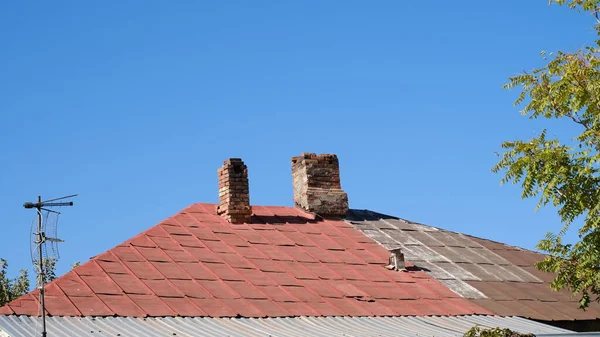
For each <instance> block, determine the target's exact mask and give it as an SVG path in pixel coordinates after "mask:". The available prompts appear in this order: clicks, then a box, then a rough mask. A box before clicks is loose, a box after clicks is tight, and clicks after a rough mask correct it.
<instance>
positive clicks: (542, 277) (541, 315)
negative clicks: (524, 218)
mask: <svg viewBox="0 0 600 337" xmlns="http://www.w3.org/2000/svg"><path fill="white" fill-rule="evenodd" d="M348 219H349V222H350V223H351V224H352V226H354V227H355V228H356V229H357V230H359V231H361V232H363V233H364V234H365V235H367V236H369V237H370V238H372V239H373V240H375V241H377V242H378V243H380V244H381V245H382V246H384V247H386V248H388V249H391V248H397V247H402V251H403V252H404V255H405V258H406V259H407V260H408V261H410V262H411V263H414V264H415V265H416V266H417V267H420V268H422V269H423V270H426V271H427V273H428V274H429V275H431V276H433V277H435V278H436V279H438V280H439V281H440V282H442V283H444V284H445V285H447V286H448V287H449V288H450V289H452V290H453V291H454V292H456V293H457V294H461V295H462V296H463V297H465V298H469V299H471V300H472V301H473V302H474V303H477V304H479V305H481V306H483V307H485V308H487V309H489V310H491V311H492V312H494V313H495V314H498V315H507V316H512V315H515V316H521V317H527V318H533V319H538V320H546V321H550V320H559V321H562V320H587V319H597V318H600V305H599V304H598V303H593V304H592V305H591V306H590V308H589V309H588V310H587V311H583V310H580V309H579V308H578V303H577V300H576V299H575V298H573V297H571V295H570V294H569V293H568V292H566V291H561V292H556V291H552V290H551V289H550V282H551V281H552V280H553V279H554V275H553V274H550V273H544V272H541V271H539V270H537V269H536V268H535V267H534V263H535V262H538V261H540V260H542V259H543V258H544V255H542V254H539V253H536V252H532V251H529V250H525V249H522V248H518V247H512V246H508V245H505V244H501V243H497V242H493V241H490V240H485V239H480V238H475V237H471V236H467V235H463V234H460V233H454V232H450V231H446V230H442V229H439V228H435V227H430V226H426V225H422V224H418V223H414V222H410V221H406V220H402V219H398V218H395V217H391V216H387V215H383V214H378V213H374V212H370V211H357V210H352V211H351V212H350V213H349V215H348Z"/></svg>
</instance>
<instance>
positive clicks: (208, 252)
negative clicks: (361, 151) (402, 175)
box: [0, 204, 490, 317]
mask: <svg viewBox="0 0 600 337" xmlns="http://www.w3.org/2000/svg"><path fill="white" fill-rule="evenodd" d="M253 210H254V213H255V214H254V216H253V221H252V224H243V225H232V224H230V223H228V222H226V221H225V220H223V219H222V218H221V217H220V216H218V215H216V205H212V204H194V205H192V206H190V207H188V208H186V209H184V210H183V211H181V212H180V213H178V214H176V215H175V216H173V217H171V218H169V219H167V220H165V221H163V222H161V223H159V224H158V225H156V226H154V227H152V228H150V229H148V230H147V231H145V232H143V233H141V234H139V235H137V236H135V237H133V238H132V239H130V240H128V241H125V242H124V243H122V244H120V245H118V246H117V247H115V248H113V249H111V250H109V251H107V252H105V253H103V254H100V255H98V256H96V257H94V258H92V259H91V260H90V261H88V262H86V263H85V264H82V265H81V266H79V267H76V268H75V269H73V270H72V271H69V272H68V273H66V274H65V275H63V276H61V277H59V278H58V279H56V280H54V281H53V282H51V283H49V284H48V285H47V287H46V305H47V311H48V313H49V314H50V315H53V316H113V315H116V316H135V317H145V316H209V317H234V316H242V317H283V316H372V315H375V316H386V315H390V316H394V315H464V314H489V313H490V311H489V310H486V309H484V308H482V307H480V306H479V305H476V304H473V303H471V302H470V301H468V300H467V299H464V298H461V297H460V296H458V295H457V294H455V293H454V292H452V291H450V290H449V289H448V288H447V287H446V286H444V285H443V284H442V283H440V282H439V281H437V280H435V279H434V278H432V277H431V276H430V275H428V274H427V273H425V272H423V271H412V272H408V273H403V272H394V271H389V270H387V269H385V268H383V265H384V264H386V263H387V259H388V252H387V250H386V249H384V248H383V247H381V246H379V245H378V244H377V243H375V242H374V241H373V240H371V239H369V238H368V237H366V236H365V235H363V234H362V233H360V232H359V231H357V230H355V229H354V228H352V226H350V225H349V224H348V223H346V222H343V221H334V220H315V219H314V217H313V216H312V215H310V214H307V213H304V212H302V211H301V210H298V209H296V208H290V207H259V206H253ZM37 298H38V294H37V291H34V292H32V293H29V294H27V295H24V296H22V297H20V298H18V299H16V300H15V301H13V302H11V303H9V304H8V305H6V306H4V307H2V308H0V314H5V315H6V314H17V315H37V314H38V313H39V306H38V304H37Z"/></svg>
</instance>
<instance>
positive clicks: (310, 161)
mask: <svg viewBox="0 0 600 337" xmlns="http://www.w3.org/2000/svg"><path fill="white" fill-rule="evenodd" d="M292 180H293V184H294V203H295V204H296V206H298V207H300V208H302V209H304V210H306V211H309V212H313V213H317V214H319V215H325V216H339V217H342V216H345V215H346V213H347V212H348V195H347V194H346V192H344V191H343V190H342V186H341V184H340V164H339V162H338V158H337V156H336V155H335V154H320V155H316V154H314V153H303V154H302V155H301V156H298V157H293V158H292Z"/></svg>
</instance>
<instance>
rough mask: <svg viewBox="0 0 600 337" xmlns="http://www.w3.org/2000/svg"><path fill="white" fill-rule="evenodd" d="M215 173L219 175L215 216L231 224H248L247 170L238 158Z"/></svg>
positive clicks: (249, 207) (249, 213) (249, 212)
mask: <svg viewBox="0 0 600 337" xmlns="http://www.w3.org/2000/svg"><path fill="white" fill-rule="evenodd" d="M217 172H218V175H219V206H217V214H219V215H220V216H222V217H223V218H225V219H226V220H227V221H229V222H230V223H232V224H243V223H250V218H251V215H252V206H250V192H249V189H248V168H247V167H246V165H245V164H244V162H243V161H242V160H241V159H240V158H230V159H227V160H226V161H225V162H224V163H223V166H221V168H220V169H219V170H218V171H217Z"/></svg>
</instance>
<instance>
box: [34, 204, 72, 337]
mask: <svg viewBox="0 0 600 337" xmlns="http://www.w3.org/2000/svg"><path fill="white" fill-rule="evenodd" d="M76 196H77V194H73V195H67V196H65V197H60V198H55V199H50V200H45V201H42V197H40V196H38V198H37V202H26V203H24V204H23V207H25V208H27V209H33V208H35V210H36V211H37V214H36V218H37V219H34V220H33V221H32V223H31V242H30V247H31V261H32V262H33V264H34V266H35V267H36V271H37V284H36V287H37V288H38V290H39V292H40V305H41V307H42V337H46V303H45V301H44V286H45V284H46V271H45V266H44V264H45V263H46V261H49V260H50V259H52V260H53V261H56V260H58V258H59V254H58V243H59V242H64V241H63V240H61V239H59V238H57V237H56V232H57V227H58V216H59V215H60V212H57V211H54V210H52V209H50V208H51V207H61V206H73V202H72V201H59V200H64V199H69V198H73V197H76ZM36 220H37V221H36ZM46 234H49V235H50V236H46ZM48 246H49V247H48ZM48 248H50V250H48Z"/></svg>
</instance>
